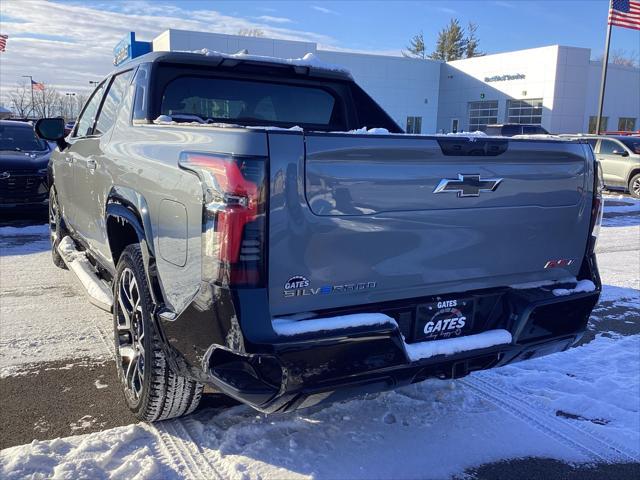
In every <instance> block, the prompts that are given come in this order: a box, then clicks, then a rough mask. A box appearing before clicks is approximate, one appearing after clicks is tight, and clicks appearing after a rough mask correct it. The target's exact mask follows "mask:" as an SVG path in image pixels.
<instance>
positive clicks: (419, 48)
mask: <svg viewBox="0 0 640 480" xmlns="http://www.w3.org/2000/svg"><path fill="white" fill-rule="evenodd" d="M402 56H403V57H414V58H421V59H423V60H424V59H425V58H427V50H426V48H425V46H424V35H423V33H422V32H420V33H419V34H417V35H414V36H413V38H412V39H411V41H410V42H409V46H408V47H407V51H406V52H405V51H404V50H403V51H402Z"/></svg>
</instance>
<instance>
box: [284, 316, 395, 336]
mask: <svg viewBox="0 0 640 480" xmlns="http://www.w3.org/2000/svg"><path fill="white" fill-rule="evenodd" d="M384 324H393V325H396V322H395V320H394V319H393V318H391V317H388V316H387V315H384V314H383V313H358V314H354V315H343V316H338V317H328V318H318V319H314V320H293V319H291V318H274V319H273V329H274V330H275V331H276V333H277V334H278V335H283V336H290V335H300V334H303V333H311V332H322V331H326V330H340V329H344V328H355V327H363V326H374V325H384Z"/></svg>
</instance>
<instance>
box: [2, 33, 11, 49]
mask: <svg viewBox="0 0 640 480" xmlns="http://www.w3.org/2000/svg"><path fill="white" fill-rule="evenodd" d="M7 38H9V35H2V34H0V52H4V51H5V50H6V49H7Z"/></svg>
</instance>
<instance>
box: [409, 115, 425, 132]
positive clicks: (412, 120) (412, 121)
mask: <svg viewBox="0 0 640 480" xmlns="http://www.w3.org/2000/svg"><path fill="white" fill-rule="evenodd" d="M407 133H422V117H407Z"/></svg>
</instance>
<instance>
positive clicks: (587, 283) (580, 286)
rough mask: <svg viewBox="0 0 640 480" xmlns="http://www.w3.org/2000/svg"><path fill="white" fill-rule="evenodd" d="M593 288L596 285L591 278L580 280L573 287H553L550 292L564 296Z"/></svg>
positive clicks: (590, 290)
mask: <svg viewBox="0 0 640 480" xmlns="http://www.w3.org/2000/svg"><path fill="white" fill-rule="evenodd" d="M595 289H596V285H595V283H593V282H592V281H591V280H580V281H579V282H578V283H577V284H576V286H575V287H573V288H554V289H553V291H552V292H553V294H554V295H555V296H556V297H565V296H567V295H571V294H572V293H582V292H593V291H594V290H595Z"/></svg>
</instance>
